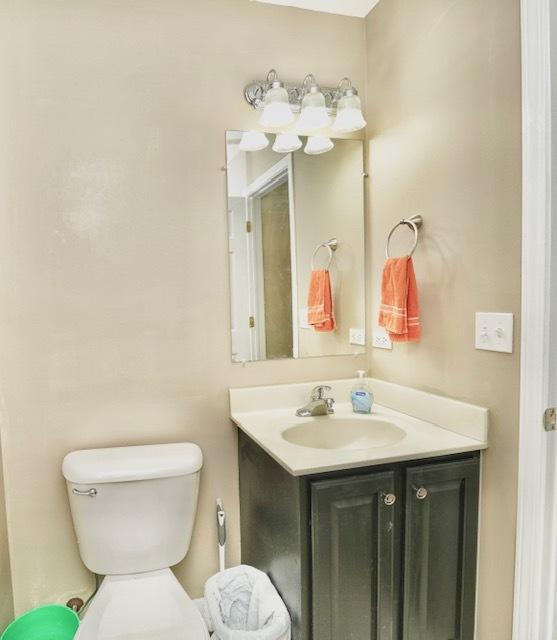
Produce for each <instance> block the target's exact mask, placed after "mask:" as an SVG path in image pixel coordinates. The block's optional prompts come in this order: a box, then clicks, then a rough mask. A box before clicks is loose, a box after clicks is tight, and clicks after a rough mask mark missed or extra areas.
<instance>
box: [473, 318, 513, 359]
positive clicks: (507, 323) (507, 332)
mask: <svg viewBox="0 0 557 640" xmlns="http://www.w3.org/2000/svg"><path fill="white" fill-rule="evenodd" d="M513 327H514V315H513V314H512V313H485V312H478V313H476V345H475V346H476V349H480V350H482V351H499V352H501V353H512V352H513V333H514V332H513Z"/></svg>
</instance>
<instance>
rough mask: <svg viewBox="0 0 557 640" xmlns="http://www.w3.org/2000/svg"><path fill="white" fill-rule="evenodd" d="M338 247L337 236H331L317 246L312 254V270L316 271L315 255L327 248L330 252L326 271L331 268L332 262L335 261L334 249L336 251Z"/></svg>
mask: <svg viewBox="0 0 557 640" xmlns="http://www.w3.org/2000/svg"><path fill="white" fill-rule="evenodd" d="M337 248H338V240H337V239H336V238H331V239H330V240H328V241H327V242H322V243H321V244H318V245H317V247H315V251H314V252H313V255H312V256H311V270H312V271H315V256H316V255H317V254H318V253H319V250H320V249H327V251H328V252H329V262H327V266H326V267H325V271H328V270H329V267H330V266H331V262H332V261H333V251H336V250H337Z"/></svg>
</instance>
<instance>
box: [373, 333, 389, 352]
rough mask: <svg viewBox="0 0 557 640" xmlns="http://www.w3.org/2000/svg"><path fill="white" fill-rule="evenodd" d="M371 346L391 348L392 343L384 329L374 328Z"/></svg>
mask: <svg viewBox="0 0 557 640" xmlns="http://www.w3.org/2000/svg"><path fill="white" fill-rule="evenodd" d="M373 346H374V347H376V348H377V349H392V348H393V343H392V342H391V339H390V338H389V335H388V333H387V332H386V331H385V330H384V329H375V331H374V332H373Z"/></svg>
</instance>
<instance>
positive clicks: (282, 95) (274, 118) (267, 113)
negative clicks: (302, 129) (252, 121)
mask: <svg viewBox="0 0 557 640" xmlns="http://www.w3.org/2000/svg"><path fill="white" fill-rule="evenodd" d="M293 121H294V114H293V113H292V109H291V108H290V103H289V101H288V92H287V91H286V89H285V88H284V87H283V86H281V84H280V83H278V82H277V83H274V85H273V86H272V87H271V88H270V89H269V90H268V91H267V93H266V95H265V106H264V107H263V113H262V114H261V118H260V119H259V124H260V125H261V126H262V127H265V128H269V129H278V128H280V127H285V126H286V125H289V124H290V123H291V122H293Z"/></svg>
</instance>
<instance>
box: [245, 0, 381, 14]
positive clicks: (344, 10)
mask: <svg viewBox="0 0 557 640" xmlns="http://www.w3.org/2000/svg"><path fill="white" fill-rule="evenodd" d="M256 1H257V2H265V3H266V4H281V5H284V6H286V7H298V8H300V9H309V10H311V11H324V12H325V13H338V14H340V15H343V16H355V17H357V18H365V17H366V16H367V14H368V13H369V12H370V11H371V10H372V9H373V7H374V6H375V5H376V4H377V3H378V2H379V0H256Z"/></svg>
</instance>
